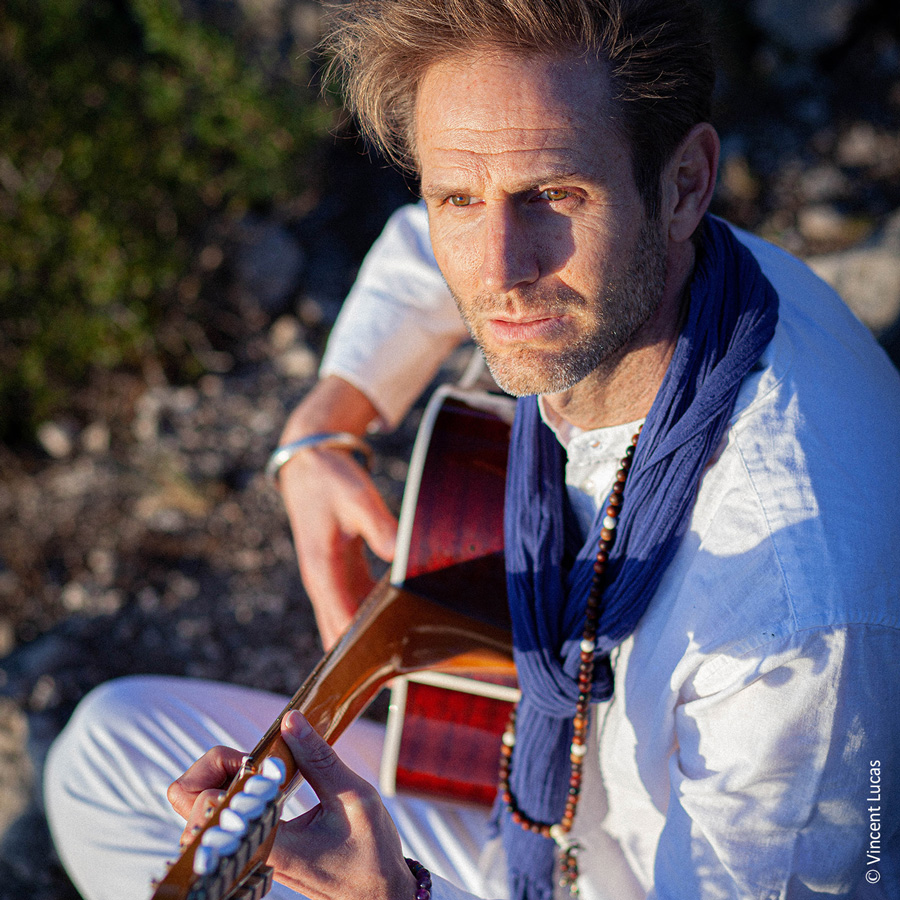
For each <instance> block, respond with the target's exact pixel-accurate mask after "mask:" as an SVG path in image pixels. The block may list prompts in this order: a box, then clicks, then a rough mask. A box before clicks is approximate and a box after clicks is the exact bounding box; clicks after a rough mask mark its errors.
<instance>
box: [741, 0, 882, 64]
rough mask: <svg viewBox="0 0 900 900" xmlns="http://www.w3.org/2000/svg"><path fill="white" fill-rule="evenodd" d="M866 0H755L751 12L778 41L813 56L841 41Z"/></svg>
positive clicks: (768, 33) (798, 51)
mask: <svg viewBox="0 0 900 900" xmlns="http://www.w3.org/2000/svg"><path fill="white" fill-rule="evenodd" d="M863 6H865V2H864V0H753V2H752V3H751V5H750V15H751V17H752V18H753V20H754V21H755V22H756V24H757V25H759V27H760V28H762V29H763V31H765V32H766V34H767V35H768V36H769V37H770V38H772V40H774V41H775V42H777V43H779V44H781V45H782V46H784V47H787V48H789V49H790V50H793V51H795V52H796V53H802V54H809V55H813V54H816V53H821V52H822V51H823V50H827V49H828V48H829V47H833V46H835V45H836V44H839V43H840V42H841V41H842V40H843V39H844V37H846V35H847V31H848V28H849V26H850V23H851V21H852V20H853V17H854V16H855V15H856V14H857V13H858V12H859V11H860V9H862V8H863Z"/></svg>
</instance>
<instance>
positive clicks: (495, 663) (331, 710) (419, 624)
mask: <svg viewBox="0 0 900 900" xmlns="http://www.w3.org/2000/svg"><path fill="white" fill-rule="evenodd" d="M511 667H512V644H511V639H510V634H509V632H508V631H507V630H505V629H504V628H503V627H501V626H500V625H495V624H491V623H489V622H485V621H479V619H476V618H473V617H471V616H468V615H465V614H463V613H461V612H459V611H457V610H454V609H452V608H450V607H448V606H445V605H444V604H442V603H439V602H435V601H433V600H428V599H426V598H425V597H422V596H421V595H419V594H416V593H413V592H412V591H410V590H408V589H406V588H403V587H398V586H396V585H392V584H390V583H389V582H388V581H387V580H384V581H382V582H381V583H379V585H378V586H377V587H376V588H375V590H374V591H373V592H372V593H371V594H370V596H369V597H368V598H367V600H366V602H365V604H364V605H363V607H362V608H361V609H360V612H359V614H358V615H357V617H356V619H355V620H354V624H353V625H352V626H351V627H350V628H349V629H348V631H347V632H345V634H344V636H343V637H342V638H341V639H340V640H339V641H338V643H337V644H336V645H335V646H334V647H333V648H332V650H331V651H330V652H329V653H328V654H326V656H325V657H324V658H323V659H322V661H321V662H320V663H319V665H318V666H317V667H316V668H315V669H314V671H313V672H312V674H311V675H310V676H309V677H308V678H307V680H306V681H305V682H304V684H303V686H302V687H301V688H300V690H298V691H297V693H296V694H295V695H294V696H293V697H292V698H291V700H290V702H289V703H288V704H287V706H285V708H284V710H282V712H281V714H280V715H279V716H278V718H277V719H276V720H275V721H274V722H273V723H272V725H271V726H270V727H269V730H268V731H267V732H266V733H265V735H263V737H262V739H261V740H260V742H259V743H258V744H257V746H256V747H255V748H254V749H253V750H252V752H251V753H250V756H249V758H248V759H247V761H246V763H245V764H244V767H243V769H242V770H241V773H240V774H239V775H238V776H237V777H236V778H235V779H234V780H233V781H232V783H231V785H230V786H229V787H228V789H227V790H226V792H225V796H224V798H223V799H222V801H221V802H220V804H219V806H218V807H217V808H216V809H215V810H214V811H213V813H212V815H211V816H210V817H209V819H208V820H207V821H206V823H205V825H204V827H203V829H202V830H201V831H200V832H199V833H198V834H197V835H195V836H194V838H193V840H192V841H191V842H190V843H189V844H188V845H187V846H186V847H185V848H184V849H183V850H182V853H181V856H180V857H179V858H178V859H177V860H176V862H175V863H174V864H173V865H172V867H171V868H170V869H169V871H168V872H167V873H166V876H165V877H164V878H163V879H162V881H160V882H159V883H158V884H157V886H156V890H155V892H154V894H153V898H152V900H189V898H191V900H192V898H193V897H194V896H195V894H196V896H198V897H201V896H202V897H203V898H204V900H230V898H237V897H238V896H241V897H243V896H245V894H243V893H239V891H243V890H244V889H243V888H242V887H241V885H243V884H245V883H246V882H247V880H248V878H249V877H250V876H251V875H252V873H253V872H255V871H256V870H258V869H259V868H260V866H262V864H263V863H264V862H265V860H266V858H267V857H268V855H269V852H270V850H271V847H272V843H273V841H274V837H275V826H276V825H277V816H276V815H273V816H272V822H271V825H270V826H269V827H268V828H267V830H266V833H265V834H258V835H255V836H254V837H253V841H254V844H255V846H253V847H251V848H248V849H247V851H246V852H245V854H244V856H240V855H238V857H237V858H239V859H240V865H238V866H233V870H234V871H233V872H229V873H228V875H227V877H223V875H222V873H216V874H215V875H214V876H212V877H206V876H203V877H204V878H205V879H206V881H205V882H204V884H203V886H202V889H201V891H202V892H201V891H198V890H197V887H196V886H197V882H198V876H197V875H196V874H195V871H194V860H195V856H196V854H197V851H198V848H199V847H200V845H201V843H202V840H203V835H204V833H205V832H206V831H208V830H209V829H211V828H214V827H217V826H218V825H219V823H220V817H221V813H222V811H223V810H225V809H226V808H228V807H229V805H230V804H231V802H232V800H233V798H234V797H235V796H236V795H237V794H239V793H241V792H242V791H243V790H244V787H245V785H246V784H247V781H248V780H249V778H250V777H251V776H252V775H254V774H256V773H257V772H259V771H260V769H261V768H262V766H263V764H264V763H265V761H266V760H268V759H272V758H277V759H279V760H281V763H282V764H283V767H284V771H285V775H284V779H283V781H282V784H281V792H280V797H279V801H278V810H279V811H280V807H281V805H282V804H283V803H284V801H285V800H286V799H287V798H288V797H290V796H291V794H292V793H293V792H294V791H295V790H296V789H297V787H299V785H300V784H301V782H302V777H301V776H300V773H299V772H298V770H297V766H296V763H295V762H294V759H293V757H292V755H291V753H290V750H289V749H288V747H287V745H286V744H285V743H284V741H283V739H282V738H281V733H280V732H281V720H282V719H283V717H284V716H285V715H286V714H287V712H288V711H289V710H292V709H296V710H299V711H300V712H301V713H303V715H304V716H305V717H306V718H307V719H308V720H309V722H310V724H311V725H312V726H313V728H315V729H316V731H318V732H319V734H320V735H322V737H323V738H325V740H327V741H328V742H329V743H333V742H334V741H336V740H337V739H338V737H339V736H340V735H341V734H342V733H343V731H344V730H345V729H346V728H347V726H348V725H350V723H351V722H353V721H354V719H356V718H357V716H359V714H360V713H361V712H362V711H363V710H364V709H365V708H366V706H368V704H369V703H370V702H371V700H372V699H373V697H374V696H375V694H376V693H377V692H378V691H379V689H380V688H381V687H382V686H383V685H384V684H385V683H386V682H387V681H389V680H390V679H391V678H394V677H395V676H397V675H404V674H409V673H411V672H416V671H421V670H422V669H429V668H440V669H442V670H445V671H449V672H454V671H459V672H466V673H469V672H473V671H488V672H489V671H499V672H508V671H509V670H510V669H511ZM246 896H253V894H252V893H248V894H246Z"/></svg>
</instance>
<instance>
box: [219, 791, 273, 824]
mask: <svg viewBox="0 0 900 900" xmlns="http://www.w3.org/2000/svg"><path fill="white" fill-rule="evenodd" d="M228 806H229V808H230V809H233V810H234V811H235V812H236V813H237V814H238V815H239V816H240V817H241V818H242V819H244V820H245V821H247V822H253V821H255V820H256V819H258V818H259V817H260V816H261V815H262V814H263V813H264V812H265V810H266V801H265V800H264V799H263V798H262V797H255V796H253V794H247V793H244V792H243V791H241V793H240V794H235V795H234V796H233V797H232V798H231V802H230V803H229V804H228Z"/></svg>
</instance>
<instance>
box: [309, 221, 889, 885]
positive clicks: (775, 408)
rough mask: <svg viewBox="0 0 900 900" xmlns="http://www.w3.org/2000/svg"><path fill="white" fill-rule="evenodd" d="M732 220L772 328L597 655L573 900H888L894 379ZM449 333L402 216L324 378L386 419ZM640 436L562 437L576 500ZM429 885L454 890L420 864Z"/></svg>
mask: <svg viewBox="0 0 900 900" xmlns="http://www.w3.org/2000/svg"><path fill="white" fill-rule="evenodd" d="M737 234H738V237H739V239H740V240H741V241H743V242H744V243H745V244H746V245H747V246H748V247H749V248H750V250H751V251H752V252H753V254H754V255H755V256H756V258H757V259H758V260H759V262H760V265H761V266H762V269H763V271H764V273H765V274H766V276H767V277H768V278H769V280H770V281H771V282H772V284H773V286H774V287H775V290H776V291H777V292H778V294H779V298H780V311H779V322H778V326H777V329H776V333H775V336H774V338H773V340H772V342H771V343H770V345H769V346H768V348H767V349H766V350H765V352H764V353H763V356H762V358H761V359H760V361H759V363H758V364H757V366H756V367H755V368H754V370H753V371H752V372H751V373H750V374H749V375H748V376H747V378H746V379H745V381H744V383H743V385H742V387H741V390H740V393H739V396H738V399H737V403H736V405H735V410H734V414H733V417H732V420H731V425H730V428H729V431H728V433H727V435H726V438H725V440H724V441H723V444H722V446H721V447H720V448H719V450H718V452H717V455H716V457H715V458H714V460H713V462H712V464H711V465H710V466H709V467H708V468H707V470H706V472H705V473H704V476H703V479H702V482H701V486H700V491H699V494H698V497H697V502H696V504H695V507H694V510H693V513H692V516H691V522H690V528H689V531H688V533H687V535H686V536H685V538H684V540H683V542H682V544H681V546H680V548H679V550H678V552H677V554H676V556H675V558H674V560H673V562H672V564H671V565H670V566H669V568H668V570H667V571H666V574H665V576H664V578H663V580H662V583H661V584H660V586H659V588H658V590H657V592H656V594H655V595H654V598H653V600H652V601H651V603H650V606H649V608H648V610H647V612H646V613H645V615H644V617H643V618H642V619H641V621H640V623H639V625H638V627H637V629H636V630H635V631H634V633H633V634H632V635H631V636H630V637H629V638H627V639H626V640H625V641H623V642H622V644H621V645H620V646H619V647H617V648H616V650H615V651H614V652H613V656H612V663H613V667H614V672H615V682H616V689H615V694H614V696H613V698H612V700H611V701H610V702H608V703H606V704H601V705H599V706H598V707H597V709H596V710H595V714H594V715H595V723H594V724H595V727H594V729H593V735H594V741H595V751H594V752H592V754H591V755H590V757H589V758H590V759H591V760H592V761H593V763H594V765H592V766H590V767H586V776H585V786H584V792H583V796H582V801H581V803H580V806H579V813H578V816H577V818H576V825H575V832H576V835H577V836H578V837H579V838H580V840H581V842H582V844H583V845H584V847H585V850H584V851H583V853H582V854H581V870H582V878H581V881H580V884H581V893H582V896H583V897H584V898H585V900H605V898H609V900H613V898H614V900H637V898H648V897H649V898H659V900H688V898H690V900H713V898H716V900H718V898H754V900H776V898H798V900H799V898H811V897H826V896H827V897H829V898H836V897H854V898H887V897H900V827H898V823H900V752H898V749H897V745H898V738H897V736H896V731H897V726H896V725H895V723H896V722H897V721H898V720H900V715H898V713H900V603H898V600H900V577H898V565H897V562H898V560H897V553H896V550H895V548H894V546H893V544H895V543H896V539H897V538H898V536H900V528H898V510H900V465H898V462H900V460H898V452H897V448H898V447H900V379H898V375H897V372H896V370H895V369H894V368H893V366H891V364H890V363H889V361H888V360H887V359H886V357H885V356H884V354H883V353H882V352H881V350H880V349H879V348H878V347H877V345H876V344H875V342H874V340H873V339H872V338H871V336H870V335H869V334H868V332H867V331H866V330H865V328H864V327H863V326H862V325H861V324H860V323H859V322H858V321H857V320H856V319H855V318H854V317H853V315H852V313H850V311H849V310H848V309H847V307H846V306H845V305H844V304H843V303H842V302H841V300H840V299H839V298H838V297H837V295H836V294H834V292H833V291H832V290H831V289H830V288H828V287H827V286H826V285H825V284H824V283H823V282H822V281H820V280H819V279H818V278H817V277H816V276H815V275H813V274H812V272H810V270H809V269H808V268H807V267H806V266H804V265H803V264H802V263H800V262H799V261H797V260H795V259H793V258H792V257H790V256H789V255H788V254H786V253H784V252H782V251H780V250H778V249H776V248H775V247H773V246H771V245H769V244H767V243H765V242H763V241H761V240H759V239H757V238H754V237H752V236H750V235H747V234H744V233H737ZM384 263H387V264H388V266H389V269H388V270H387V271H388V274H387V275H384V274H383V273H384V272H385V271H386V270H385V269H384V268H383V264H384ZM375 272H380V273H382V274H381V275H380V276H379V280H380V284H376V285H375V289H374V290H373V291H370V290H369V288H368V286H367V278H369V277H374V275H373V273H375ZM406 273H408V277H407V274H406ZM385 322H388V323H389V327H388V328H385ZM464 336H465V331H464V329H463V327H462V326H461V322H460V320H459V317H458V315H457V316H456V318H455V319H454V307H453V304H452V300H451V299H450V297H449V294H448V292H447V290H446V287H445V286H444V284H443V281H442V279H441V277H440V275H439V273H438V272H437V268H436V266H435V264H434V259H433V256H432V255H431V252H430V249H429V246H428V240H427V219H426V216H425V212H424V210H423V209H422V208H421V207H408V208H405V209H403V210H401V211H400V212H399V213H398V214H396V215H395V217H394V218H393V220H392V221H391V223H389V225H388V228H387V229H386V231H385V234H384V236H383V237H382V238H381V239H380V241H379V243H378V244H377V245H376V247H375V248H374V249H373V252H372V255H371V256H370V258H369V260H368V261H367V264H366V266H365V267H364V269H363V270H362V273H361V279H360V282H359V283H358V285H357V287H356V288H355V289H354V292H353V294H352V295H351V297H350V299H349V301H348V306H347V308H346V312H345V313H344V314H342V317H341V321H340V323H339V327H338V328H337V329H336V331H335V333H334V336H333V339H332V341H331V343H330V345H329V347H328V352H327V354H326V357H325V360H324V362H323V372H324V373H334V374H339V375H342V376H343V377H345V378H348V380H350V381H351V382H352V383H354V384H356V385H357V386H358V387H360V388H361V389H362V390H364V391H365V392H366V393H368V394H369V396H370V398H371V399H372V400H373V402H375V404H376V406H377V407H378V409H379V410H380V411H381V413H382V416H383V417H384V419H385V421H386V422H387V423H389V424H393V423H395V422H396V421H397V420H398V419H399V418H400V417H401V416H402V415H403V413H404V412H405V410H406V408H407V407H408V405H409V403H410V402H411V401H412V399H413V398H414V397H415V396H416V395H417V394H418V392H419V391H420V390H421V389H422V388H424V386H425V385H426V384H427V382H428V380H430V378H431V377H432V375H433V373H434V371H436V369H437V366H438V365H439V363H440V361H441V359H442V358H443V356H444V355H445V354H446V352H448V350H449V348H450V347H452V346H454V345H455V344H456V343H457V342H458V341H459V340H461V339H462V338H463V337H464ZM410 347H414V348H415V352H414V353H412V354H410V358H411V360H412V361H413V362H414V364H410V365H401V364H399V363H398V359H401V358H403V356H404V355H405V354H406V352H407V350H408V348H410ZM396 348H400V350H401V351H402V353H398V351H397V349H396ZM407 361H408V362H410V359H408V360H407ZM633 430H634V427H633V425H628V426H618V427H617V428H613V429H600V430H598V431H596V432H586V433H579V432H578V431H577V430H575V431H572V430H571V429H566V430H565V433H562V432H560V431H557V435H558V437H560V439H561V440H563V443H564V444H567V445H568V449H569V451H570V456H569V468H568V470H567V483H568V485H569V488H570V492H571V491H572V489H573V488H574V489H581V490H583V491H584V492H585V493H586V494H588V495H590V496H591V500H590V501H589V506H592V505H593V503H595V502H596V501H597V500H598V499H599V498H602V497H603V496H604V495H605V493H606V490H607V489H608V485H609V482H610V480H611V477H612V473H613V472H614V471H615V465H616V462H617V460H618V458H619V457H621V455H622V451H623V450H624V447H625V446H626V445H627V443H628V441H629V439H630V436H631V434H632V433H633ZM581 508H582V517H584V516H586V515H589V512H587V513H586V512H584V503H583V502H582V503H581ZM433 896H434V898H435V900H451V898H452V900H456V898H459V897H463V896H467V895H465V894H464V893H463V892H461V891H460V890H459V889H458V888H456V887H454V886H452V885H450V884H449V883H447V882H445V881H443V880H442V879H440V878H437V879H436V880H435V888H434V891H433Z"/></svg>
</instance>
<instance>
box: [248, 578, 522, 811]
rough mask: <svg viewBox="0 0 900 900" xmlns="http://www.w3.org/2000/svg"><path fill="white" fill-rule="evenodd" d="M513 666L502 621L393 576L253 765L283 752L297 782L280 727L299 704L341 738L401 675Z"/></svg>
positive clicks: (328, 736)
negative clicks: (463, 609)
mask: <svg viewBox="0 0 900 900" xmlns="http://www.w3.org/2000/svg"><path fill="white" fill-rule="evenodd" d="M511 667H512V643H511V638H510V634H509V631H508V630H507V629H506V628H505V627H504V626H503V624H502V623H491V622H489V621H484V620H479V619H476V618H474V617H472V616H471V615H467V614H465V613H463V612H461V611H459V610H457V609H453V608H451V607H450V606H447V605H445V604H443V603H439V602H436V601H434V600H430V599H427V598H426V597H424V596H422V595H420V594H418V593H414V592H412V591H411V590H409V589H408V588H406V587H398V586H397V585H393V584H390V582H388V581H387V580H386V579H385V580H383V581H382V582H380V583H379V584H378V585H377V587H376V588H375V590H374V591H373V592H372V593H371V595H370V596H369V597H368V599H367V600H366V603H365V604H364V605H363V607H362V608H361V609H360V611H359V614H358V615H357V617H356V619H355V620H354V624H353V625H352V626H351V628H350V629H349V630H348V631H347V632H346V633H345V634H344V635H343V637H342V638H341V639H340V641H338V643H337V644H336V645H335V646H334V647H333V648H332V650H331V651H330V652H329V653H328V654H326V655H325V656H324V657H323V659H322V660H321V661H320V662H319V664H318V666H316V668H315V669H314V670H313V672H312V674H311V675H310V676H309V677H308V678H307V680H306V682H305V683H304V684H303V685H302V687H301V688H300V690H298V691H297V693H296V694H295V695H294V696H293V697H292V698H291V700H290V702H289V703H288V704H287V706H285V708H284V710H282V712H281V714H280V715H279V717H278V718H277V719H276V720H275V721H274V722H273V723H272V725H271V726H270V727H269V730H268V731H267V732H266V733H265V735H263V737H262V739H261V740H260V742H259V743H258V744H257V746H256V747H255V748H254V749H253V751H252V752H251V753H250V757H249V760H248V765H250V766H257V765H258V764H259V763H260V762H261V761H262V760H263V759H265V758H267V757H269V756H273V755H275V756H278V757H279V758H280V759H282V762H284V764H285V766H286V768H287V770H288V778H287V782H286V783H288V784H290V783H291V781H292V779H293V777H294V771H293V770H294V769H295V766H294V764H293V760H292V759H291V756H290V753H289V752H288V751H287V748H286V747H284V748H283V750H282V744H281V738H280V730H281V720H282V718H283V717H284V716H285V715H286V714H287V713H288V712H289V711H290V710H292V709H296V710H299V711H300V712H301V713H303V715H304V716H305V718H306V719H307V720H308V721H309V723H310V724H311V725H312V727H313V728H314V729H315V730H316V731H317V732H318V733H319V734H320V735H321V736H322V737H323V738H324V739H325V740H326V741H328V742H329V743H334V741H336V740H337V739H338V738H339V737H340V735H341V734H342V733H343V731H344V730H345V729H346V728H347V726H348V725H350V723H351V722H353V721H354V720H355V719H356V718H357V717H358V716H359V715H360V713H362V712H363V710H364V709H365V708H366V707H367V706H368V705H369V703H370V702H371V701H372V699H373V698H374V697H375V695H376V694H377V693H378V691H379V690H380V689H381V688H382V687H383V686H384V685H385V683H387V682H388V681H390V680H391V679H392V678H394V677H396V676H398V675H406V674H409V673H411V672H418V671H421V670H423V669H434V668H440V669H442V670H444V671H448V672H460V673H470V672H490V671H497V672H504V673H508V672H509V671H510V669H511ZM294 787H295V785H291V786H290V787H289V788H288V789H287V792H288V793H289V792H290V791H291V790H292V789H293V788H294Z"/></svg>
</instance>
